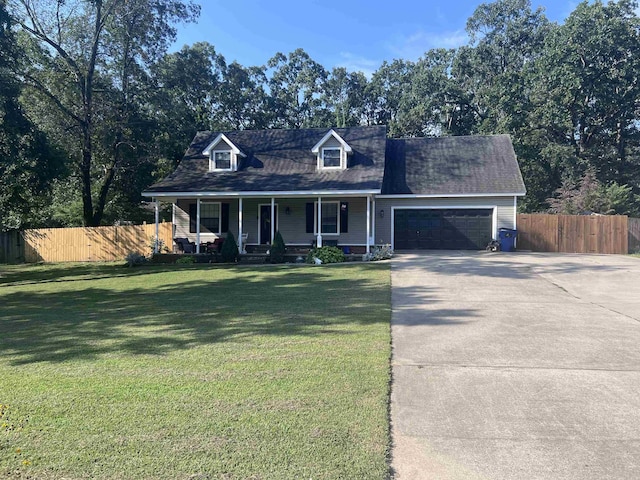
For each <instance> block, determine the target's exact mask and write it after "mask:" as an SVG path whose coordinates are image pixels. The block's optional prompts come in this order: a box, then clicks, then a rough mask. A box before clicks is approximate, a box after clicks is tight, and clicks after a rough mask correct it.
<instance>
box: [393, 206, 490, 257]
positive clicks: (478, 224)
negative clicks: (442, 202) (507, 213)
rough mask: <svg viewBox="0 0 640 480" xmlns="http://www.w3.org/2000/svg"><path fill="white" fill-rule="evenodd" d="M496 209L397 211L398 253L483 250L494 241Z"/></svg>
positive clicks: (395, 228) (395, 237) (395, 227)
mask: <svg viewBox="0 0 640 480" xmlns="http://www.w3.org/2000/svg"><path fill="white" fill-rule="evenodd" d="M492 228H493V209H486V208H485V209H480V208H479V209H446V210H444V209H428V208H425V209H422V208H421V209H396V210H395V213H394V246H395V248H396V249H397V250H428V249H435V250H437V249H456V250H479V249H483V248H484V247H485V246H486V245H487V243H489V241H490V240H491V238H492V235H491V232H492Z"/></svg>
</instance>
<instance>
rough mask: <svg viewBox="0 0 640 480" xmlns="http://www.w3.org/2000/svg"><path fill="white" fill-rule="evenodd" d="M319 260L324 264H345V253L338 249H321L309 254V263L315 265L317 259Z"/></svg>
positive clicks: (315, 249)
mask: <svg viewBox="0 0 640 480" xmlns="http://www.w3.org/2000/svg"><path fill="white" fill-rule="evenodd" d="M316 258H317V259H319V260H320V261H322V263H340V262H344V260H345V256H344V252H343V251H342V250H341V249H340V248H338V247H320V248H314V249H312V250H311V251H310V252H309V253H308V254H307V263H311V264H313V263H315V259H316Z"/></svg>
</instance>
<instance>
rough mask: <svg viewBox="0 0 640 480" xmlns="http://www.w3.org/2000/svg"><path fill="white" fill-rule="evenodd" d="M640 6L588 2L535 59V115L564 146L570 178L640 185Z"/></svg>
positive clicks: (565, 171) (547, 134) (565, 168)
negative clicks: (590, 176)
mask: <svg viewBox="0 0 640 480" xmlns="http://www.w3.org/2000/svg"><path fill="white" fill-rule="evenodd" d="M635 8H636V4H635V3H634V2H631V1H626V0H622V1H619V2H610V3H608V4H607V5H604V4H603V3H602V2H601V1H596V2H593V3H588V2H583V3H581V4H579V5H578V6H577V8H576V9H575V10H574V11H573V12H572V13H571V15H569V17H568V18H567V20H566V22H565V23H564V24H563V25H561V26H560V27H558V28H557V29H555V30H554V31H553V32H551V34H550V35H549V36H548V38H547V39H546V41H545V45H544V52H543V55H542V56H540V57H539V58H538V59H537V61H536V64H535V68H536V83H535V85H534V87H535V88H534V90H533V98H534V100H535V110H534V116H535V118H534V121H535V123H536V124H538V125H540V128H541V129H542V130H543V131H544V137H545V138H544V139H545V141H547V142H552V143H555V144H557V145H558V146H560V147H562V148H563V154H564V155H563V157H564V158H565V161H564V162H563V164H562V165H561V168H562V170H563V172H562V173H563V174H564V175H565V176H573V177H574V178H575V177H576V176H577V173H578V172H579V171H582V170H584V169H585V168H586V167H589V166H592V167H594V168H595V171H597V172H598V179H599V180H600V181H603V182H605V183H608V182H612V181H616V182H619V183H621V184H630V185H635V186H636V188H638V175H639V174H640V162H639V161H638V160H639V157H638V151H639V150H638V147H639V145H640V126H639V125H638V120H637V118H638V105H639V104H640V78H639V76H640V21H639V19H638V17H637V15H636V13H635Z"/></svg>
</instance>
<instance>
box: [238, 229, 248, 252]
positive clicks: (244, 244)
mask: <svg viewBox="0 0 640 480" xmlns="http://www.w3.org/2000/svg"><path fill="white" fill-rule="evenodd" d="M248 238H249V234H248V233H243V234H242V251H241V252H240V253H243V254H245V253H247V239H248Z"/></svg>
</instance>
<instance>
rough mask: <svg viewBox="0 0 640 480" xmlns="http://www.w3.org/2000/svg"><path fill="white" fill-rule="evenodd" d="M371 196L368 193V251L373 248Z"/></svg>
mask: <svg viewBox="0 0 640 480" xmlns="http://www.w3.org/2000/svg"><path fill="white" fill-rule="evenodd" d="M370 237H371V197H370V196H369V195H367V253H369V251H370V250H371V245H370V243H369V242H370V240H371V238H370Z"/></svg>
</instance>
